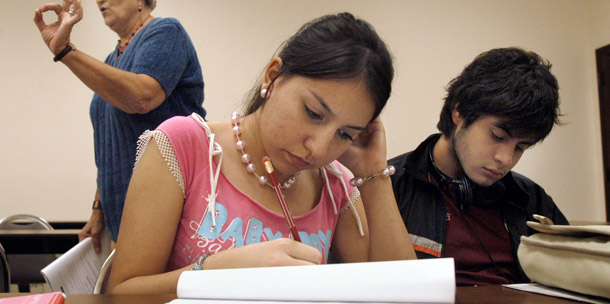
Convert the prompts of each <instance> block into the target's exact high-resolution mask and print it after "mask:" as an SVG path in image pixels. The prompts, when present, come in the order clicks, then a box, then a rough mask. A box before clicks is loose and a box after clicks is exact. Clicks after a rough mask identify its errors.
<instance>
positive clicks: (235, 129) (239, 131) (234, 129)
mask: <svg viewBox="0 0 610 304" xmlns="http://www.w3.org/2000/svg"><path fill="white" fill-rule="evenodd" d="M233 134H235V135H240V134H241V127H240V126H237V125H236V126H234V127H233Z"/></svg>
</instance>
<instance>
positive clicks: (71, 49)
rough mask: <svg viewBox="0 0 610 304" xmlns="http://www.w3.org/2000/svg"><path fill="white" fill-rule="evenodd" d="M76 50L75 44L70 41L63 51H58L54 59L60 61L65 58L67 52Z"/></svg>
mask: <svg viewBox="0 0 610 304" xmlns="http://www.w3.org/2000/svg"><path fill="white" fill-rule="evenodd" d="M73 50H76V47H75V46H74V44H72V42H68V44H66V47H65V48H64V49H63V50H61V52H59V53H57V55H55V57H53V61H54V62H58V61H60V60H61V59H62V58H64V56H66V54H68V53H70V51H73Z"/></svg>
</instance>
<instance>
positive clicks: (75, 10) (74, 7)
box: [34, 0, 83, 54]
mask: <svg viewBox="0 0 610 304" xmlns="http://www.w3.org/2000/svg"><path fill="white" fill-rule="evenodd" d="M48 11H54V12H55V14H56V15H57V21H55V22H53V23H49V24H47V23H46V22H45V21H44V18H43V13H45V12H48ZM81 19H83V7H82V5H81V0H64V1H63V4H57V3H47V4H45V5H43V6H41V7H39V8H38V9H36V11H35V13H34V23H36V26H37V27H38V30H39V31H40V34H41V35H42V39H43V40H44V42H45V43H46V44H47V46H48V47H49V50H51V52H52V53H53V54H57V53H59V52H61V50H63V49H64V48H65V47H66V44H68V43H69V42H70V35H71V33H72V27H73V26H74V25H75V24H76V23H78V22H79V21H80V20H81Z"/></svg>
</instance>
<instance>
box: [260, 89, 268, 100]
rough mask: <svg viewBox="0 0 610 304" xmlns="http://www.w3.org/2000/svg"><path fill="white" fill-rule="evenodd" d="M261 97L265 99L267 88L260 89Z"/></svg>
mask: <svg viewBox="0 0 610 304" xmlns="http://www.w3.org/2000/svg"><path fill="white" fill-rule="evenodd" d="M261 97H262V98H263V99H267V89H261Z"/></svg>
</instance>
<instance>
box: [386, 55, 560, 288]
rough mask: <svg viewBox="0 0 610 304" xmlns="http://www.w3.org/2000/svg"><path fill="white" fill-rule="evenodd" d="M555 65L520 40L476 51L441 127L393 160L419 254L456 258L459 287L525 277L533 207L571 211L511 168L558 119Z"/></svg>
mask: <svg viewBox="0 0 610 304" xmlns="http://www.w3.org/2000/svg"><path fill="white" fill-rule="evenodd" d="M550 68H551V65H550V64H549V63H548V62H546V61H544V60H543V59H542V58H540V56H538V55H537V54H535V53H533V52H528V51H524V50H522V49H519V48H502V49H493V50H490V51H488V52H485V53H483V54H480V55H479V56H478V57H476V58H475V60H474V61H473V62H472V63H471V64H470V65H468V66H467V67H466V68H465V69H464V71H463V72H462V73H461V74H460V75H459V76H458V77H456V78H455V79H453V80H452V81H451V82H450V83H449V86H448V89H447V96H446V98H445V104H444V106H443V109H442V111H441V115H440V120H439V122H438V125H437V127H438V129H439V130H440V131H441V132H442V133H441V134H433V135H431V136H430V137H428V138H427V139H426V140H425V141H423V142H422V143H421V144H420V145H419V146H418V147H417V149H415V150H414V151H411V152H409V153H406V154H403V155H400V156H397V157H395V158H393V159H391V160H390V161H389V162H390V164H391V165H394V167H396V174H395V175H393V176H392V183H393V187H394V193H395V195H396V201H397V203H398V207H399V209H400V212H401V214H402V217H403V220H404V222H405V225H406V226H407V230H408V231H409V234H410V236H411V241H412V243H413V245H414V247H415V250H416V253H417V256H418V258H433V257H453V258H454V260H455V265H456V283H457V285H493V284H506V283H517V282H529V279H528V278H527V276H526V275H525V274H524V273H523V271H522V270H521V268H520V267H519V263H518V261H517V248H518V246H519V238H520V237H521V236H522V235H530V234H531V233H533V231H532V230H531V229H529V228H528V227H527V225H526V221H533V220H534V219H533V214H539V215H543V216H546V217H548V218H550V219H551V220H552V221H553V222H554V223H555V224H568V221H567V219H566V218H565V216H564V215H563V214H562V213H561V211H560V210H559V208H557V206H556V205H555V203H554V202H553V200H552V198H551V197H550V196H549V195H547V194H546V192H545V191H544V189H542V187H540V186H539V185H537V184H536V183H534V182H533V181H532V180H530V179H528V178H527V177H525V176H523V175H520V174H518V173H515V172H512V171H511V169H512V168H513V167H514V166H515V165H516V164H517V162H518V161H519V159H520V158H521V156H522V155H523V153H524V152H525V150H527V149H528V148H530V147H531V146H533V145H535V144H536V143H538V142H540V141H542V140H543V139H544V138H545V137H546V136H547V135H548V134H549V133H550V131H551V129H552V128H553V126H554V125H555V124H559V119H558V117H559V116H560V114H559V97H558V85H557V80H556V79H555V77H554V76H553V75H552V74H551V72H550Z"/></svg>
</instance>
